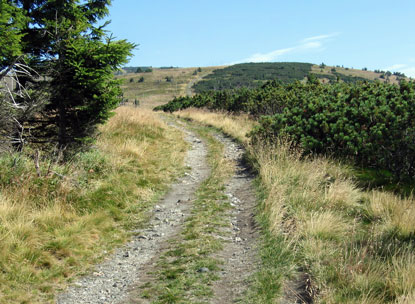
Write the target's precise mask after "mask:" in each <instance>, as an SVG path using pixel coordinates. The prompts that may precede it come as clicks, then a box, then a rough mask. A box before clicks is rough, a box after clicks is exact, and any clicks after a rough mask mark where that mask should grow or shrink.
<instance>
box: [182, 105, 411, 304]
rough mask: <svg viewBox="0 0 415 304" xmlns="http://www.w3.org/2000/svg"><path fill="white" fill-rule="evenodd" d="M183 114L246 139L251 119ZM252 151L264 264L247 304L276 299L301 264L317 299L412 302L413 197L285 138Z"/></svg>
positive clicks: (280, 295)
mask: <svg viewBox="0 0 415 304" xmlns="http://www.w3.org/2000/svg"><path fill="white" fill-rule="evenodd" d="M178 115H180V116H181V117H187V118H191V119H193V120H196V121H199V122H201V123H204V124H209V125H212V126H215V127H217V128H220V129H222V130H223V131H224V132H226V133H228V134H231V135H233V136H234V137H236V138H238V139H240V140H241V141H242V142H245V144H247V141H246V139H245V136H244V132H243V131H241V130H243V128H245V129H246V128H247V127H246V126H247V123H246V118H243V119H242V120H241V119H239V117H231V116H226V115H224V114H218V115H217V114H214V113H206V112H199V111H195V110H186V111H183V112H180V113H179V114H178ZM225 117H226V119H225ZM225 121H226V122H225ZM247 148H248V149H250V147H249V145H247ZM250 151H251V154H252V155H253V156H254V158H255V161H256V162H257V166H258V167H257V168H258V172H259V176H260V180H259V181H260V186H259V188H260V189H261V192H262V198H263V200H262V204H261V206H260V208H259V221H260V222H261V223H262V227H263V228H264V229H266V230H265V232H264V245H263V248H262V261H263V268H262V269H260V271H259V272H258V274H257V275H256V276H255V278H254V281H255V284H254V286H253V288H252V290H251V292H250V294H249V297H248V300H247V302H248V303H274V301H275V300H276V298H281V297H283V296H284V295H283V291H284V288H285V290H287V289H290V284H289V283H288V284H287V282H289V281H290V280H295V279H296V278H297V277H298V275H299V274H298V273H299V271H300V269H301V272H307V273H309V274H311V286H309V289H308V291H309V292H312V293H314V295H316V301H317V302H318V303H373V304H375V303H402V304H403V303H408V304H409V303H414V302H415V275H414V273H415V253H414V245H415V244H414V234H415V199H414V198H413V197H410V198H407V199H401V198H400V197H397V196H395V195H393V194H391V193H388V192H382V191H363V190H361V189H358V188H357V187H356V185H355V182H354V179H353V176H352V174H351V172H350V169H349V168H347V167H344V166H343V165H341V164H339V163H336V162H334V161H332V160H329V159H324V158H315V159H302V158H301V157H300V153H293V151H292V150H290V148H289V144H288V143H280V144H279V145H276V146H274V147H255V148H254V149H251V150H250ZM287 286H288V287H287Z"/></svg>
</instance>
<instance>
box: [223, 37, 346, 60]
mask: <svg viewBox="0 0 415 304" xmlns="http://www.w3.org/2000/svg"><path fill="white" fill-rule="evenodd" d="M337 35H339V34H338V33H334V34H328V35H319V36H313V37H308V38H305V39H303V40H301V41H300V44H298V45H296V46H293V47H289V48H284V49H278V50H274V51H271V52H268V53H255V54H253V55H251V56H249V57H247V58H245V59H242V60H240V61H236V62H232V63H229V65H232V64H237V63H243V62H269V61H276V60H277V59H278V58H279V57H281V56H282V55H286V54H289V53H293V52H298V51H305V50H311V49H315V50H323V49H324V48H323V41H324V40H325V39H328V38H331V37H334V36H337Z"/></svg>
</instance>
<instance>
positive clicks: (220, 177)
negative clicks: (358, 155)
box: [142, 128, 233, 303]
mask: <svg viewBox="0 0 415 304" xmlns="http://www.w3.org/2000/svg"><path fill="white" fill-rule="evenodd" d="M196 131H197V132H198V134H200V135H201V137H202V138H203V139H204V140H205V142H206V143H207V145H208V149H209V152H208V162H209V165H210V167H211V173H210V176H209V177H208V178H207V180H205V181H204V182H203V183H202V185H201V186H200V187H199V189H198V190H197V192H196V198H195V200H194V204H193V208H192V210H191V216H190V217H189V218H188V219H187V220H186V222H185V226H184V229H183V231H182V233H181V234H180V236H178V237H177V238H176V239H173V240H172V241H171V243H170V245H169V249H168V250H167V251H166V252H165V253H163V254H162V256H161V258H160V260H159V261H158V262H157V266H156V270H155V272H154V273H153V275H154V280H153V281H151V283H148V284H146V285H145V286H142V289H143V290H142V293H143V294H144V296H145V297H148V298H150V299H151V300H152V303H208V302H209V298H210V297H212V295H213V293H212V289H211V287H210V285H211V283H212V282H213V281H215V280H217V279H218V271H219V270H220V263H221V262H220V260H218V259H217V258H214V257H213V256H212V254H213V253H215V252H218V251H220V250H221V249H222V248H223V240H221V239H219V238H217V236H218V235H223V232H222V231H221V228H222V227H223V226H224V225H226V216H225V214H226V212H227V210H229V208H230V204H229V201H228V198H227V196H226V195H225V194H224V189H225V186H224V184H225V182H226V180H227V179H228V178H229V177H230V174H231V172H232V171H233V170H232V165H233V164H232V163H229V161H227V160H225V159H224V158H223V146H222V144H221V143H219V142H218V141H217V140H215V139H214V137H213V136H212V134H211V130H210V129H206V128H197V129H196ZM202 268H207V269H208V271H206V272H201V271H200V270H201V269H202Z"/></svg>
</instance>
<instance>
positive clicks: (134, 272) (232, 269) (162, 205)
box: [57, 123, 257, 304]
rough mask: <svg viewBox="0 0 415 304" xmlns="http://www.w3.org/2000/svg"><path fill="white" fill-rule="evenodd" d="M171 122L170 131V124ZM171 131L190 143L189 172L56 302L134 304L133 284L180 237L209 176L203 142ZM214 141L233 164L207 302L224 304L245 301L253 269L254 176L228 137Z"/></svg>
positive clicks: (146, 272) (254, 266)
mask: <svg viewBox="0 0 415 304" xmlns="http://www.w3.org/2000/svg"><path fill="white" fill-rule="evenodd" d="M169 124H170V125H172V127H173V124H172V123H169ZM174 127H178V128H180V129H181V130H182V131H183V132H184V133H185V139H186V141H187V142H189V143H190V146H191V148H190V150H189V151H188V153H187V157H186V165H187V166H189V167H190V168H191V170H190V171H189V172H188V173H186V174H185V176H184V177H183V178H181V179H180V180H178V182H176V183H175V184H174V185H172V187H171V190H170V191H169V192H168V194H167V195H166V196H165V198H164V199H163V200H162V201H160V202H159V203H158V204H157V205H156V206H155V207H154V210H153V217H152V219H151V220H150V222H149V224H148V227H147V228H145V229H141V230H136V231H133V232H132V233H133V237H132V238H131V240H130V242H128V243H127V244H126V245H124V246H123V247H122V248H119V249H118V250H117V251H116V252H115V253H114V254H112V255H110V256H109V257H108V258H107V259H106V260H105V261H104V262H103V263H101V264H100V265H97V266H96V268H95V271H94V272H93V273H92V274H90V275H88V276H85V277H83V278H81V279H79V280H78V281H77V282H75V283H74V284H73V285H72V286H70V287H69V288H68V290H67V291H66V292H65V293H62V294H60V295H59V296H58V297H57V303H59V304H69V303H71V304H75V303H76V304H83V303H97V304H104V303H132V300H131V299H132V295H133V294H134V293H136V292H137V290H136V288H134V286H139V285H141V284H143V283H144V282H145V281H146V279H147V276H148V272H149V270H151V269H152V268H154V267H155V265H156V261H157V259H158V257H159V256H160V254H162V252H163V251H164V250H165V249H166V248H167V247H168V244H169V240H170V239H171V238H173V237H175V236H177V235H178V234H180V232H181V229H182V226H183V223H184V221H185V219H186V218H187V217H188V216H189V212H190V210H191V206H192V200H193V198H194V193H195V191H196V189H197V188H198V187H199V185H200V184H201V182H202V181H203V180H205V179H206V178H207V177H208V176H209V172H210V169H209V167H208V165H207V160H206V155H207V148H206V145H205V144H204V143H203V141H202V140H201V139H200V138H198V137H197V135H196V134H194V133H193V132H190V131H189V130H188V129H186V128H185V127H184V126H183V125H181V124H180V125H178V124H177V123H176V124H174ZM216 137H217V140H219V141H221V142H222V143H223V144H224V145H225V157H227V158H229V159H231V160H233V161H235V162H236V163H237V166H236V171H235V172H234V175H233V177H232V178H231V179H230V180H229V182H228V184H227V186H226V189H225V194H226V195H227V196H228V197H229V200H230V202H231V205H232V207H233V208H232V209H231V210H230V211H229V212H228V214H226V215H225V216H226V220H227V222H228V224H229V225H227V226H226V227H225V228H223V229H224V230H226V231H227V232H228V233H227V235H228V237H227V238H226V239H224V240H223V241H224V249H223V250H222V251H221V252H219V253H218V254H217V255H216V257H218V258H220V259H221V260H222V261H223V265H222V269H221V272H220V274H219V280H218V281H216V282H215V283H214V284H213V286H212V287H213V290H214V296H213V297H212V299H211V303H221V304H224V303H234V302H235V301H238V299H240V298H242V297H243V293H244V291H245V290H246V289H247V287H248V286H247V285H248V278H249V276H250V275H251V274H252V273H253V272H254V271H255V270H256V256H257V254H256V247H257V246H256V239H257V232H256V228H255V224H254V220H253V213H254V210H253V209H254V206H255V196H254V192H253V186H252V179H253V177H252V176H251V174H250V173H249V172H248V171H247V169H246V167H245V166H244V165H243V163H242V156H243V152H244V151H243V149H242V147H241V146H239V145H238V144H237V143H235V142H234V141H232V140H231V139H229V138H226V137H224V136H222V135H217V136H216ZM134 298H136V297H134ZM133 302H134V303H145V302H141V300H140V302H136V301H133Z"/></svg>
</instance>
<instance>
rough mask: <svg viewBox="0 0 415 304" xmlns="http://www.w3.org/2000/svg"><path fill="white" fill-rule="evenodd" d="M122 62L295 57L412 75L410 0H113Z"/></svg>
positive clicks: (185, 63)
mask: <svg viewBox="0 0 415 304" xmlns="http://www.w3.org/2000/svg"><path fill="white" fill-rule="evenodd" d="M109 19H111V21H112V22H111V24H110V25H109V26H108V29H109V30H110V31H111V32H113V34H114V35H115V36H116V37H117V38H119V39H127V40H129V41H131V42H134V43H137V44H139V46H138V48H137V49H136V50H135V51H134V57H133V58H132V59H131V61H130V63H129V64H128V65H132V66H153V67H159V66H180V67H198V66H202V67H203V66H212V65H226V64H231V63H240V62H264V61H296V62H310V63H317V64H319V63H322V62H324V63H325V64H327V65H340V66H341V65H344V66H345V67H350V68H351V67H353V68H359V69H360V68H363V67H367V68H368V69H370V70H374V69H381V70H390V71H399V72H404V73H405V74H406V75H408V76H412V77H415V0H395V1H391V0H388V1H386V0H376V1H375V0H360V1H356V0H331V1H328V0H291V1H290V0H286V1H280V0H274V1H271V0H256V1H248V0H239V1H236V0H221V1H219V0H209V1H204V0H113V4H112V7H111V8H110V17H109Z"/></svg>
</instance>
